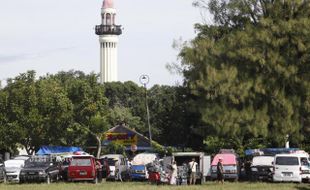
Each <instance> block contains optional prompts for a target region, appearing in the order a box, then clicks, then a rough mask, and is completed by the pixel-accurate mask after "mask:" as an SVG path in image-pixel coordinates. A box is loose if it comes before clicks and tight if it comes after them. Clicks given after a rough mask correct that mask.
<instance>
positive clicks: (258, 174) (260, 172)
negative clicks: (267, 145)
mask: <svg viewBox="0 0 310 190" xmlns="http://www.w3.org/2000/svg"><path fill="white" fill-rule="evenodd" d="M273 161H274V156H254V157H253V159H252V164H251V166H250V168H251V172H250V173H251V180H253V181H257V180H265V181H269V180H271V179H272V171H273V165H272V163H273Z"/></svg>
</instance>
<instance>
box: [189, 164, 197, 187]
mask: <svg viewBox="0 0 310 190" xmlns="http://www.w3.org/2000/svg"><path fill="white" fill-rule="evenodd" d="M197 165H198V164H197V162H196V161H195V158H193V159H192V161H191V162H190V163H189V164H188V167H189V171H190V172H189V184H190V185H195V184H196V172H197Z"/></svg>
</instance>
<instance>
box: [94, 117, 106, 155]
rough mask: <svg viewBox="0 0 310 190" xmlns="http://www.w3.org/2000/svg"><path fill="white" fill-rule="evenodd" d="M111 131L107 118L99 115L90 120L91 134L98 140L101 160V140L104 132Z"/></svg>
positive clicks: (98, 151)
mask: <svg viewBox="0 0 310 190" xmlns="http://www.w3.org/2000/svg"><path fill="white" fill-rule="evenodd" d="M108 129H109V125H108V122H107V118H106V117H104V116H101V115H99V114H97V115H95V116H93V117H91V118H90V123H89V133H90V134H91V135H93V136H94V137H95V138H96V140H97V158H98V159H99V158H100V154H101V140H102V136H103V134H104V132H106V131H107V130H108Z"/></svg>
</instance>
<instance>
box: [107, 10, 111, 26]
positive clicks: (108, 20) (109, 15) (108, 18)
mask: <svg viewBox="0 0 310 190" xmlns="http://www.w3.org/2000/svg"><path fill="white" fill-rule="evenodd" d="M107 25H111V14H110V13H108V14H107Z"/></svg>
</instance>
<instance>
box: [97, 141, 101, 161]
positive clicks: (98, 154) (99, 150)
mask: <svg viewBox="0 0 310 190" xmlns="http://www.w3.org/2000/svg"><path fill="white" fill-rule="evenodd" d="M96 139H97V159H99V158H100V154H101V138H100V137H99V136H96Z"/></svg>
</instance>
